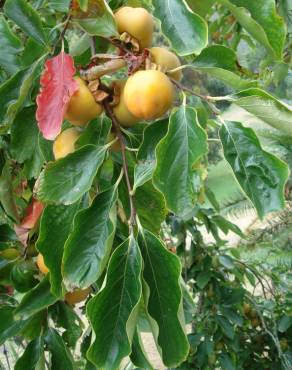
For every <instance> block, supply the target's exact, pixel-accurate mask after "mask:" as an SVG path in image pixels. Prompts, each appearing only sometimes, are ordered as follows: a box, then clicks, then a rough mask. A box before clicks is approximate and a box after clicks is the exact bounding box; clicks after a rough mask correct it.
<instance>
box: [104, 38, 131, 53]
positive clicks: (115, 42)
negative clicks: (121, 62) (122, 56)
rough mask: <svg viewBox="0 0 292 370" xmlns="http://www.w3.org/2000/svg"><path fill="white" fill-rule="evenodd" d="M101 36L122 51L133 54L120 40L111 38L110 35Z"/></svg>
mask: <svg viewBox="0 0 292 370" xmlns="http://www.w3.org/2000/svg"><path fill="white" fill-rule="evenodd" d="M102 38H103V39H104V40H106V41H108V42H109V43H110V44H112V45H114V46H115V47H116V48H118V49H120V50H121V51H123V52H124V53H126V54H127V53H130V54H133V52H132V51H131V50H130V49H128V48H127V47H126V46H125V44H124V43H123V42H122V41H119V40H117V39H113V38H110V37H102Z"/></svg>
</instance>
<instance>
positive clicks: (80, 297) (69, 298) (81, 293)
mask: <svg viewBox="0 0 292 370" xmlns="http://www.w3.org/2000/svg"><path fill="white" fill-rule="evenodd" d="M90 292H91V289H90V288H86V289H76V290H74V291H73V292H68V293H66V294H65V301H66V302H67V303H69V304H72V305H73V304H76V303H79V302H82V301H84V300H85V298H86V297H87V296H88V294H89V293H90Z"/></svg>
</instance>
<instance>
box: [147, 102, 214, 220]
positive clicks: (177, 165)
mask: <svg viewBox="0 0 292 370" xmlns="http://www.w3.org/2000/svg"><path fill="white" fill-rule="evenodd" d="M207 149H208V147H207V135H206V133H205V131H204V130H203V129H202V128H201V126H200V125H199V123H198V120H197V113H196V111H195V110H194V109H193V108H190V107H186V106H184V105H182V106H181V107H180V108H179V109H178V110H175V111H174V112H173V113H172V114H171V117H170V122H169V128H168V133H167V135H166V136H165V137H164V138H163V139H162V140H161V141H160V143H159V144H158V146H157V149H156V157H157V166H156V169H155V172H154V175H153V181H154V185H155V186H156V187H157V189H158V190H160V191H161V192H162V193H163V195H164V197H165V199H166V204H167V206H168V208H169V209H170V210H172V211H173V212H175V213H176V214H177V215H178V216H182V217H183V216H185V215H187V214H188V213H189V212H191V211H192V209H193V208H194V205H195V202H196V199H197V193H196V189H195V188H194V176H195V172H194V168H193V166H194V164H195V163H196V162H197V161H198V160H199V159H200V158H201V157H202V156H203V155H204V154H206V153H207Z"/></svg>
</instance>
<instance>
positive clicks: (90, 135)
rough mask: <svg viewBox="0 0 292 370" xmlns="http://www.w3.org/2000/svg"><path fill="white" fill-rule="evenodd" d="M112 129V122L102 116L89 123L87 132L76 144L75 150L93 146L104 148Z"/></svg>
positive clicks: (84, 132)
mask: <svg viewBox="0 0 292 370" xmlns="http://www.w3.org/2000/svg"><path fill="white" fill-rule="evenodd" d="M110 129H111V120H110V119H109V118H108V117H105V116H102V117H98V118H97V119H95V120H93V121H91V122H89V124H88V125H87V126H86V128H85V130H84V131H83V132H82V134H81V135H80V137H79V139H78V140H77V141H76V143H75V148H81V147H82V146H83V145H87V144H93V145H96V146H103V145H106V144H107V140H108V135H109V133H110Z"/></svg>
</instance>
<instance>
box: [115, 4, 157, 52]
mask: <svg viewBox="0 0 292 370" xmlns="http://www.w3.org/2000/svg"><path fill="white" fill-rule="evenodd" d="M115 20H116V24H117V27H118V31H119V33H120V34H122V33H124V32H127V33H128V34H129V35H130V36H132V37H133V38H135V39H136V40H137V41H138V43H139V46H140V48H141V49H144V48H148V47H149V46H150V45H151V43H152V37H153V29H154V21H153V17H152V15H151V14H150V13H149V12H148V11H147V10H146V9H144V8H132V7H130V6H124V7H122V8H120V9H119V10H118V11H117V12H116V13H115Z"/></svg>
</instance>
